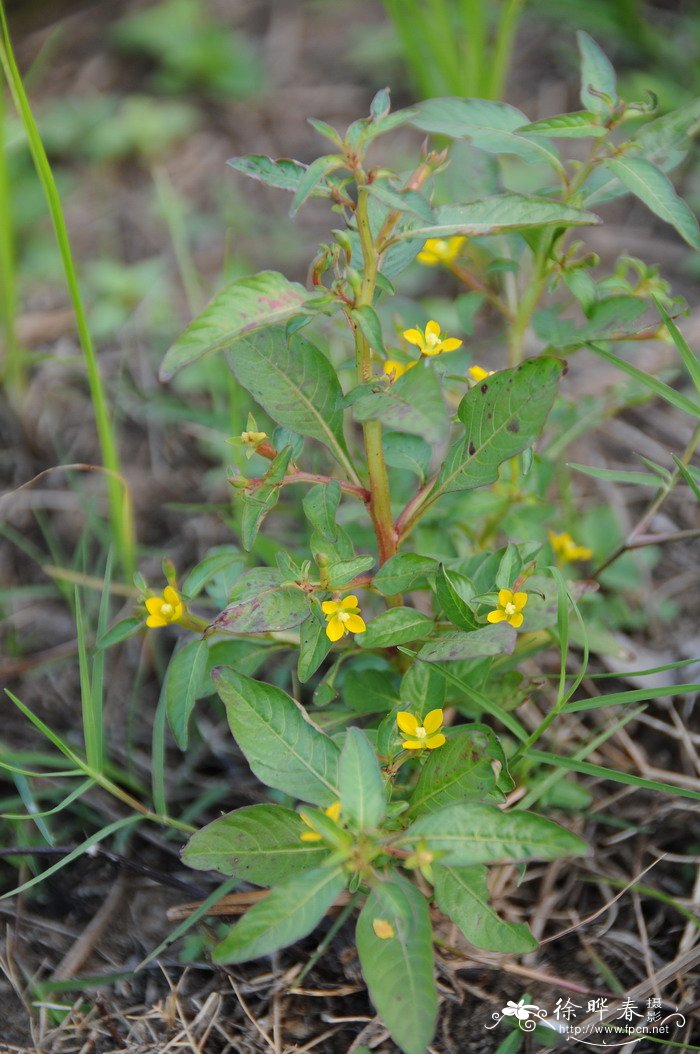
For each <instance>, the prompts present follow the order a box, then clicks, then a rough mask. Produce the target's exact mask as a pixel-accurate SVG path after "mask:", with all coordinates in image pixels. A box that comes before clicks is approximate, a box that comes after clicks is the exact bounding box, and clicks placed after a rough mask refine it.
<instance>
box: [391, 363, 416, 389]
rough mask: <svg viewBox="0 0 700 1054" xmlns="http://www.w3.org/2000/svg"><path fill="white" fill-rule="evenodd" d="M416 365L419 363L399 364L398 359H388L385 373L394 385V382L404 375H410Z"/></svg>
mask: <svg viewBox="0 0 700 1054" xmlns="http://www.w3.org/2000/svg"><path fill="white" fill-rule="evenodd" d="M416 365H417V363H415V362H397V361H396V359H387V360H386V362H385V363H384V372H385V373H386V375H387V377H390V378H391V382H392V384H393V383H394V381H398V379H399V377H403V375H404V373H408V371H409V370H412V369H413V367H414V366H416Z"/></svg>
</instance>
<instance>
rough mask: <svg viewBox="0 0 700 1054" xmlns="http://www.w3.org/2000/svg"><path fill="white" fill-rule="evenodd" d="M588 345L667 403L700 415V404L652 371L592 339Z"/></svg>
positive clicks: (693, 414) (692, 414)
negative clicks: (626, 360) (621, 356)
mask: <svg viewBox="0 0 700 1054" xmlns="http://www.w3.org/2000/svg"><path fill="white" fill-rule="evenodd" d="M586 347H588V348H590V349H591V351H594V352H595V353H596V355H598V356H599V357H600V358H601V359H605V361H606V362H610V363H612V365H613V366H617V368H618V370H622V372H623V373H627V374H628V375H629V376H630V377H634V379H635V380H636V381H639V383H640V384H642V385H643V386H644V387H645V388H648V389H649V391H651V392H653V393H654V394H655V395H658V396H659V397H660V398H661V399H665V400H666V402H667V403H670V404H671V405H672V406H675V407H676V409H678V410H682V411H683V413H686V414H690V416H691V417H700V405H698V404H697V403H695V402H693V401H692V400H691V399H688V398H686V396H685V395H681V394H680V392H677V391H676V390H675V388H671V386H670V385H668V384H664V382H663V381H660V380H659V379H658V377H654V376H653V375H652V374H650V373H645V372H644V370H640V369H638V368H637V367H636V366H633V365H632V364H631V363H630V362H625V360H624V359H621V358H620V357H619V356H618V355H613V353H612V352H611V351H608V350H607V348H603V347H601V345H600V344H594V343H593V342H592V341H586Z"/></svg>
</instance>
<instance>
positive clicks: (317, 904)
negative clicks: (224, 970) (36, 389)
mask: <svg viewBox="0 0 700 1054" xmlns="http://www.w3.org/2000/svg"><path fill="white" fill-rule="evenodd" d="M345 883H346V875H345V874H344V873H343V871H341V870H340V869H339V868H333V869H331V868H327V867H319V868H317V869H316V870H315V871H307V872H306V873H305V874H303V875H299V876H298V877H297V878H293V879H291V880H290V881H289V882H285V883H284V885H281V886H277V887H276V888H275V889H273V891H272V892H271V893H270V894H268V896H266V897H265V899H264V900H261V901H260V902H259V903H258V904H256V905H255V906H254V907H252V908H250V910H249V911H247V912H246V914H245V915H244V916H243V918H242V919H241V921H240V922H238V923H237V924H236V925H235V926H234V927H233V929H232V930H230V932H229V934H228V936H227V937H225V938H224V940H223V941H222V942H221V944H219V945H217V947H216V948H215V949H214V956H213V958H214V961H215V962H219V963H243V962H249V961H250V960H251V959H259V958H260V956H261V955H270V954H271V953H272V952H274V951H277V949H278V948H286V947H287V946H288V945H290V944H294V942H295V941H299V940H301V939H302V937H306V936H308V934H309V933H311V931H312V930H314V929H315V928H316V926H317V925H318V924H319V922H320V921H321V919H322V918H323V916H324V915H325V914H326V912H327V911H328V909H329V907H330V906H331V904H332V903H333V901H334V900H335V899H336V897H337V896H338V895H339V894H340V893H342V891H343V889H344V888H345Z"/></svg>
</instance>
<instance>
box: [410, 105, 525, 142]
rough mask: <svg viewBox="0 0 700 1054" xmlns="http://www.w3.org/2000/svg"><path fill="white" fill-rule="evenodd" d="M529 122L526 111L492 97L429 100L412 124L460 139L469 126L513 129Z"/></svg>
mask: <svg viewBox="0 0 700 1054" xmlns="http://www.w3.org/2000/svg"><path fill="white" fill-rule="evenodd" d="M526 123H527V117H526V116H525V114H524V113H523V112H522V110H516V108H515V107H514V106H510V105H509V104H508V103H505V102H492V101H490V100H488V99H449V98H448V99H425V100H424V101H423V102H421V103H418V105H417V106H416V107H415V111H414V115H413V117H412V118H411V124H412V125H415V127H416V128H420V129H421V131H423V132H433V133H434V134H435V135H449V136H451V137H452V138H453V139H459V138H460V136H462V135H463V134H464V132H465V130H468V129H469V128H495V129H499V130H501V131H504V132H512V131H514V130H515V129H516V128H520V127H521V125H524V124H526Z"/></svg>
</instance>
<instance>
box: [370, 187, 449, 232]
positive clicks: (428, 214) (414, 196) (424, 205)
mask: <svg viewBox="0 0 700 1054" xmlns="http://www.w3.org/2000/svg"><path fill="white" fill-rule="evenodd" d="M367 190H368V191H369V193H370V194H371V195H372V197H374V198H378V199H379V201H381V202H383V203H384V204H385V205H389V206H390V207H391V208H392V209H393V210H395V211H397V212H410V213H411V214H412V215H414V216H418V217H419V218H420V219H422V220H425V222H426V223H430V222H431V221H432V218H433V210H432V208H431V206H430V203H429V202H428V201H427V200H426V198H424V197H423V195H422V194H419V193H418V192H417V191H415V190H394V189H393V187H391V186H390V185H389V184H388V183H387V182H386V181H381V182H374V183H370V184H369V185H368V187H367Z"/></svg>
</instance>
